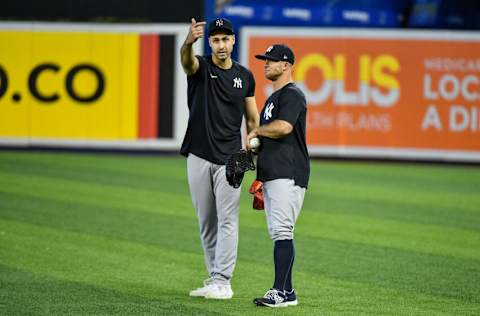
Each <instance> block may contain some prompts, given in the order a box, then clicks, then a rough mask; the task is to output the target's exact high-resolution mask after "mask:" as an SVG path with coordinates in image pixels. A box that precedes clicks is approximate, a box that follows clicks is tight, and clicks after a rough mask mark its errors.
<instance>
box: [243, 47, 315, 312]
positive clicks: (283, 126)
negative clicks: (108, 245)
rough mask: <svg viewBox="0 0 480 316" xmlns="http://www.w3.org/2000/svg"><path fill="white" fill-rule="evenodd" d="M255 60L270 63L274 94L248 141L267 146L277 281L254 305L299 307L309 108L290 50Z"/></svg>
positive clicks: (264, 164) (265, 177)
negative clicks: (296, 237) (297, 235)
mask: <svg viewBox="0 0 480 316" xmlns="http://www.w3.org/2000/svg"><path fill="white" fill-rule="evenodd" d="M255 57H256V58H258V59H261V60H265V67H264V70H265V76H266V78H267V79H269V80H271V81H272V83H273V89H274V92H273V93H272V94H271V95H270V97H269V98H268V99H267V101H266V102H265V105H264V107H263V110H262V112H261V113H260V127H259V128H256V129H254V130H252V131H251V132H250V133H249V134H248V136H247V139H248V140H250V139H252V138H254V137H259V138H260V140H261V144H262V145H261V146H262V147H261V149H260V151H259V155H258V161H257V180H259V181H262V182H263V193H264V199H265V212H266V218H267V226H268V231H269V234H270V237H271V238H272V239H273V241H274V263H275V281H274V284H273V287H272V288H271V289H270V290H268V291H267V292H266V293H265V295H264V296H263V297H260V298H256V299H254V300H253V302H254V304H256V305H257V306H269V307H285V306H292V305H297V304H298V301H297V297H296V294H295V290H294V289H293V286H292V269H293V261H294V258H295V250H294V246H293V230H294V227H295V222H296V220H297V217H298V215H299V214H300V210H301V208H302V204H303V199H304V196H305V191H306V188H307V185H308V178H309V175H310V160H309V156H308V151H307V144H306V140H305V128H306V116H307V106H306V100H305V96H304V94H303V93H302V91H300V89H299V88H298V87H297V86H296V85H295V83H293V82H292V67H293V64H294V61H295V58H294V54H293V52H292V50H291V49H290V48H288V47H287V46H285V45H281V44H276V45H272V46H270V47H268V49H267V51H266V52H265V54H263V55H256V56H255ZM248 143H249V141H248V142H247V144H248Z"/></svg>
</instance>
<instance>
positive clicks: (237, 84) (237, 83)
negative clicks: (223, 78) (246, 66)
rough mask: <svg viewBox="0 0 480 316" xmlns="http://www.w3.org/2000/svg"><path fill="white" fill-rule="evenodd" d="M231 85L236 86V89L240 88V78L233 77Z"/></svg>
mask: <svg viewBox="0 0 480 316" xmlns="http://www.w3.org/2000/svg"><path fill="white" fill-rule="evenodd" d="M233 87H234V88H237V89H241V88H242V79H240V78H238V77H237V78H234V79H233Z"/></svg>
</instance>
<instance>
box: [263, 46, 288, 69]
mask: <svg viewBox="0 0 480 316" xmlns="http://www.w3.org/2000/svg"><path fill="white" fill-rule="evenodd" d="M255 58H257V59H261V60H267V59H268V60H273V61H288V62H289V63H290V64H292V65H293V63H294V62H295V56H294V55H293V52H292V50H291V49H290V48H289V47H288V46H287V45H283V44H275V45H272V46H270V47H268V48H267V50H266V51H265V54H263V55H255Z"/></svg>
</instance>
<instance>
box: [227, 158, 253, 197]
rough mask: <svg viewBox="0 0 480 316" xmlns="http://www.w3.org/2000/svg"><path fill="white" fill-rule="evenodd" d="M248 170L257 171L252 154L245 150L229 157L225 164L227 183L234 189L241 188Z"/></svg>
mask: <svg viewBox="0 0 480 316" xmlns="http://www.w3.org/2000/svg"><path fill="white" fill-rule="evenodd" d="M248 170H255V164H254V163H253V158H252V154H251V152H248V151H246V150H244V149H240V150H239V151H238V152H236V153H234V154H233V155H231V156H230V157H228V159H227V162H226V163H225V172H226V175H227V181H228V183H229V184H230V185H231V186H232V187H234V188H238V187H240V184H242V180H243V176H244V174H245V172H246V171H248Z"/></svg>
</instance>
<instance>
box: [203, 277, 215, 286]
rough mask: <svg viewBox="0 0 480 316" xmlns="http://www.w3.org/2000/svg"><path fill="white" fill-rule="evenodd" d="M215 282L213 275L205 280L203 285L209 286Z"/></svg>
mask: <svg viewBox="0 0 480 316" xmlns="http://www.w3.org/2000/svg"><path fill="white" fill-rule="evenodd" d="M212 283H213V277H210V278H208V279H205V280H203V286H209V285H211V284H212Z"/></svg>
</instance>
